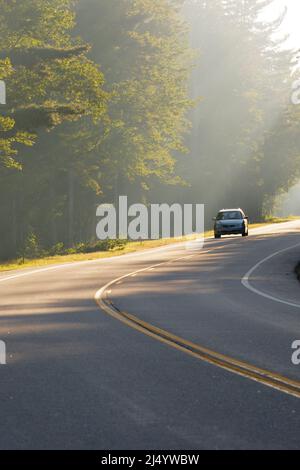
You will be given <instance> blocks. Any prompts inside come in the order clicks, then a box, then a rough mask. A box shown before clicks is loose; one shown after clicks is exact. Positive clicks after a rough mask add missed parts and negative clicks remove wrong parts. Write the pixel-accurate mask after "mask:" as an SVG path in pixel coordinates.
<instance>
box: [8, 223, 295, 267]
mask: <svg viewBox="0 0 300 470" xmlns="http://www.w3.org/2000/svg"><path fill="white" fill-rule="evenodd" d="M296 219H298V217H289V218H285V219H281V218H268V219H266V221H264V222H260V223H255V224H251V228H258V227H263V226H265V225H269V224H274V223H283V222H289V221H291V220H296ZM212 236H213V231H212V230H210V231H207V232H205V234H204V237H205V238H209V237H212ZM198 237H199V235H198V234H194V235H191V236H188V237H180V238H167V239H166V238H164V239H161V240H146V241H136V242H127V243H126V244H124V245H120V246H116V247H115V248H112V249H108V250H106V251H94V252H90V253H71V254H60V255H59V254H57V255H53V256H43V257H37V258H34V259H31V258H18V259H15V260H10V261H7V262H2V263H1V264H0V272H3V271H13V270H19V269H25V268H30V267H40V266H47V265H51V264H64V263H72V262H77V261H93V260H97V259H102V258H111V257H113V256H120V255H125V254H128V253H135V252H137V251H142V250H147V249H149V248H158V247H163V246H166V245H170V244H174V243H180V242H184V241H189V240H195V239H196V238H198ZM299 273H300V263H299ZM299 276H300V274H299Z"/></svg>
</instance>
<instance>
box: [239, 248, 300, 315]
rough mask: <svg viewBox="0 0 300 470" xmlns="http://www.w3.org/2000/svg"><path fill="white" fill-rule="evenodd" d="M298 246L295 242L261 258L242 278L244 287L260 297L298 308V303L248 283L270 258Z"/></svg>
mask: <svg viewBox="0 0 300 470" xmlns="http://www.w3.org/2000/svg"><path fill="white" fill-rule="evenodd" d="M299 246H300V243H297V244H296V245H293V246H289V247H288V248H284V249H283V250H279V251H276V252H275V253H272V254H271V255H269V256H267V257H266V258H264V259H262V260H261V261H259V262H258V263H256V265H255V266H253V267H252V268H251V269H250V270H249V271H248V272H247V273H246V274H245V276H244V277H243V278H242V281H241V282H242V284H243V286H244V287H246V289H248V290H250V291H251V292H253V293H254V294H257V295H260V296H261V297H265V298H266V299H269V300H273V301H274V302H279V303H281V304H285V305H289V306H290V307H295V308H300V304H297V303H294V302H289V301H288V300H284V299H281V298H279V297H275V296H273V295H271V294H267V293H266V292H264V291H261V290H259V289H256V288H255V287H253V286H252V285H251V284H250V278H251V276H252V274H253V273H254V272H255V271H256V270H257V268H259V267H260V266H261V265H262V264H264V263H266V262H267V261H269V260H270V259H272V258H275V256H278V255H280V254H282V253H285V252H286V251H289V250H292V249H293V248H298V247H299Z"/></svg>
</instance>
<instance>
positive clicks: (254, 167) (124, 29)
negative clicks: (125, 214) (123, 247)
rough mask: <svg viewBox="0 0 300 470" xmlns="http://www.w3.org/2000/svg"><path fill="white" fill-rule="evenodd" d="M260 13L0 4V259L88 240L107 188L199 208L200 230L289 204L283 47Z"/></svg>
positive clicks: (214, 3) (290, 55) (249, 7)
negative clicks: (203, 223) (221, 219)
mask: <svg viewBox="0 0 300 470" xmlns="http://www.w3.org/2000/svg"><path fill="white" fill-rule="evenodd" d="M276 4H277V6H278V2H276ZM272 5H274V2H273V0H243V1H241V0H224V1H222V2H221V1H220V0H209V1H204V0H186V1H185V0H113V1H112V0H77V1H75V2H74V1H71V0H49V1H48V2H47V8H46V7H45V2H43V1H42V0H22V1H20V2H7V1H6V0H0V39H1V42H0V44H1V46H0V80H2V81H4V82H5V84H6V87H7V103H6V105H0V181H1V184H0V195H1V201H2V203H1V205H0V220H1V225H0V241H1V244H0V258H1V259H12V258H18V257H20V256H21V257H23V258H24V257H34V256H42V255H44V254H47V255H49V254H50V255H51V254H60V253H65V251H66V250H69V252H72V250H76V249H78V247H80V246H82V247H83V246H85V244H90V243H93V242H94V241H95V236H96V222H97V221H96V207H97V206H98V205H99V204H102V203H115V202H116V201H117V200H118V198H119V196H120V195H126V196H128V199H129V203H138V202H141V203H144V204H150V203H154V202H158V203H171V202H178V203H192V204H196V203H197V204H205V208H206V218H207V227H210V225H211V217H212V216H213V215H215V213H216V211H217V210H219V209H221V208H225V207H242V208H243V209H244V211H245V212H246V213H247V215H249V217H250V220H252V221H258V220H263V218H264V217H265V216H269V215H272V214H275V213H278V196H279V195H282V194H286V193H288V194H291V195H292V196H291V197H292V198H293V197H298V196H296V194H299V192H297V191H296V190H295V189H292V190H291V193H289V190H290V189H291V188H293V187H294V185H295V184H296V183H297V182H298V181H299V178H300V132H299V130H300V105H296V104H294V103H293V102H292V93H297V90H295V89H294V90H293V89H292V87H293V84H295V83H297V80H299V78H300V77H299V68H297V67H296V65H297V60H298V58H297V50H296V49H297V48H295V49H293V48H292V47H291V46H289V47H288V48H287V47H283V44H287V43H286V38H285V37H283V36H282V34H281V33H280V31H281V30H282V29H281V28H282V24H283V22H284V18H285V15H286V11H285V10H284V9H282V10H281V9H279V10H278V9H276V15H275V16H274V15H273V16H274V18H273V17H272V18H273V19H272V20H268V17H266V16H265V15H263V12H264V11H265V9H266V8H269V9H272ZM274 11H275V10H274ZM278 33H279V34H278ZM289 44H290V43H289ZM299 88H300V86H299ZM299 95H300V93H299ZM287 207H288V206H287V205H284V204H283V205H282V206H281V213H284V212H286V213H288V212H289V209H287ZM294 210H296V209H293V211H294Z"/></svg>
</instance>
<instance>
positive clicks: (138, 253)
mask: <svg viewBox="0 0 300 470" xmlns="http://www.w3.org/2000/svg"><path fill="white" fill-rule="evenodd" d="M185 243H186V242H185V241H184V242H179V243H174V244H172V243H170V244H169V245H165V246H161V247H158V248H149V249H145V250H142V251H136V252H134V253H127V254H125V255H118V256H111V257H107V258H99V259H93V260H87V261H73V262H72V263H63V264H58V265H54V266H49V267H47V268H39V269H35V270H34V271H26V272H21V273H18V274H13V275H12V276H8V277H3V278H1V277H0V283H1V282H6V281H10V280H12V279H17V278H19V277H25V276H31V275H34V274H39V273H44V272H47V271H55V270H57V269H62V268H72V267H76V266H77V267H78V266H83V265H85V264H92V263H104V262H113V261H119V260H120V259H121V260H122V259H127V258H131V257H135V256H142V255H147V254H152V253H157V252H160V251H167V250H171V249H177V248H180V247H182V246H183V245H185Z"/></svg>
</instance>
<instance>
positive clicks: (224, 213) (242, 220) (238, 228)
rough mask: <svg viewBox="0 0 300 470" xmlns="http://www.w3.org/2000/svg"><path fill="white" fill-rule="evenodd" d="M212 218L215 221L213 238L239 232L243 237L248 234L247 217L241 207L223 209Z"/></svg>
mask: <svg viewBox="0 0 300 470" xmlns="http://www.w3.org/2000/svg"><path fill="white" fill-rule="evenodd" d="M213 220H214V221H215V225H214V233H215V238H221V236H222V235H236V234H241V235H242V236H243V237H247V236H248V233H249V232H248V217H247V216H246V215H245V214H244V212H243V211H242V209H223V210H221V211H220V212H219V213H218V215H217V217H215V218H214V219H213Z"/></svg>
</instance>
